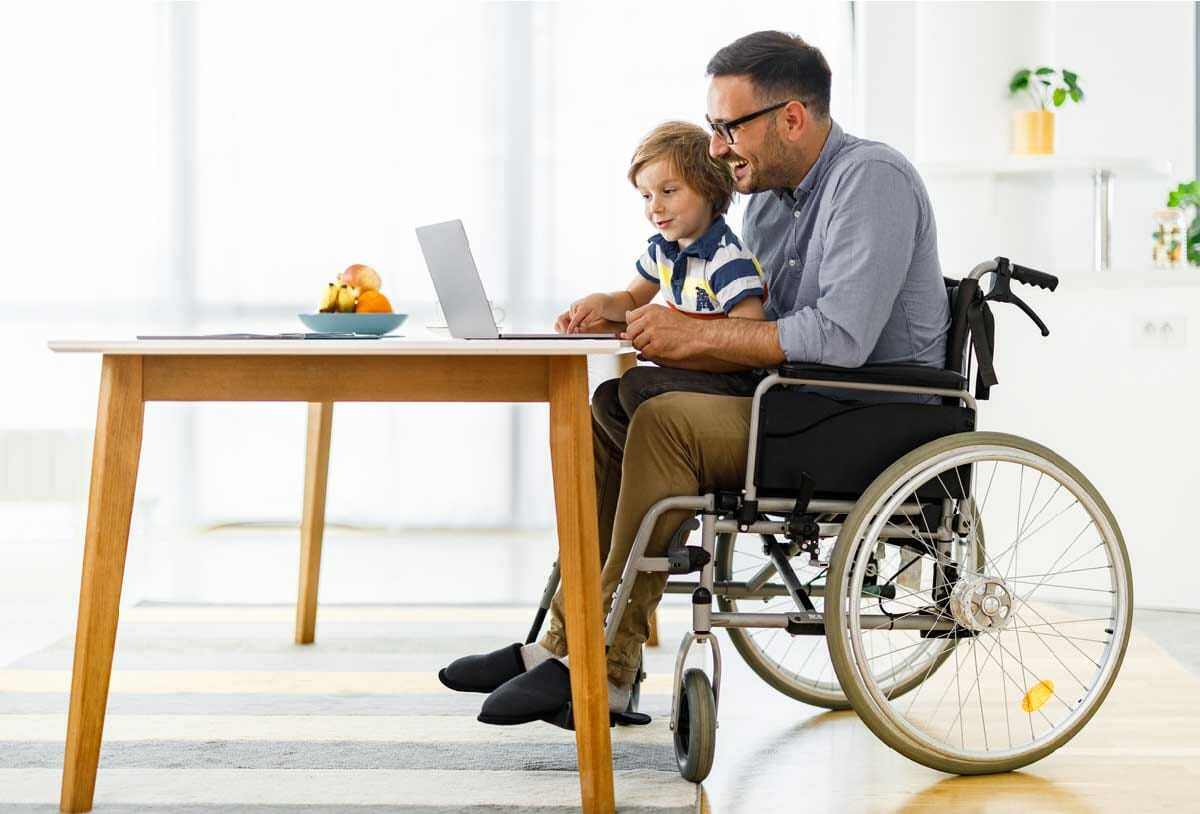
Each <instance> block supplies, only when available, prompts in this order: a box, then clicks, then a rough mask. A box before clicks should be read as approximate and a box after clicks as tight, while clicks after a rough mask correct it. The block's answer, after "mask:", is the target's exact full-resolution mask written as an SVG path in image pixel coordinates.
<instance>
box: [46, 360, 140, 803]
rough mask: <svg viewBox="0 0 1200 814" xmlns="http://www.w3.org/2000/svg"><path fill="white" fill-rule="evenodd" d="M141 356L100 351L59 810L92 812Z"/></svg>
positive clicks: (133, 461)
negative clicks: (98, 393)
mask: <svg viewBox="0 0 1200 814" xmlns="http://www.w3.org/2000/svg"><path fill="white" fill-rule="evenodd" d="M143 409H144V405H143V401H142V357H140V356H105V357H104V359H103V362H102V363H101V372H100V405H99V409H98V411H97V416H96V440H95V445H94V447H93V448H92V480H91V486H90V488H89V492H88V515H87V531H86V535H85V541H84V550H83V578H82V581H81V583H80V588H79V621H78V624H77V627H76V629H75V665H74V668H73V671H72V675H71V707H70V712H69V714H68V716H67V744H66V756H65V759H64V763H63V777H62V798H61V801H60V804H59V805H60V808H61V810H62V811H65V812H76V811H90V810H91V808H92V796H93V794H94V792H95V789H96V766H97V764H98V763H99V760H100V738H101V734H102V733H103V730H104V712H105V707H106V706H107V704H108V683H109V679H110V677H111V676H112V659H113V646H114V644H115V642H116V636H117V615H118V608H119V605H120V601H121V581H122V579H123V578H124V575H125V551H126V548H127V547H128V544H129V523H130V519H131V517H132V514H133V494H134V489H135V487H136V485H137V471H138V459H139V458H140V457H141V450H142V416H143Z"/></svg>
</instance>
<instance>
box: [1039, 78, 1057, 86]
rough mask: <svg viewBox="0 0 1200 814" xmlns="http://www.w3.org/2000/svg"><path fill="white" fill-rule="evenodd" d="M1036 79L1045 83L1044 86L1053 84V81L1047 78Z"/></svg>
mask: <svg viewBox="0 0 1200 814" xmlns="http://www.w3.org/2000/svg"><path fill="white" fill-rule="evenodd" d="M1038 81H1039V82H1041V83H1042V84H1043V85H1045V86H1046V87H1050V86H1051V85H1053V84H1054V83H1053V82H1051V81H1050V80H1049V79H1039V80H1038Z"/></svg>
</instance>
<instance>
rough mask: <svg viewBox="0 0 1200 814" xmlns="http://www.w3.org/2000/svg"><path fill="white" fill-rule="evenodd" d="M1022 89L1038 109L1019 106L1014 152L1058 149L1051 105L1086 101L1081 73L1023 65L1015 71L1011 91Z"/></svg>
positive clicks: (1029, 152) (1016, 116) (1041, 153)
mask: <svg viewBox="0 0 1200 814" xmlns="http://www.w3.org/2000/svg"><path fill="white" fill-rule="evenodd" d="M1021 91H1024V92H1025V93H1026V94H1028V96H1029V98H1030V99H1032V100H1033V102H1034V104H1036V105H1037V109H1036V110H1019V111H1017V113H1016V114H1015V116H1014V124H1015V127H1014V130H1013V133H1014V137H1013V153H1014V154H1016V155H1050V154H1051V153H1053V152H1054V111H1053V110H1050V109H1049V108H1050V105H1051V104H1053V105H1054V107H1062V106H1063V104H1064V103H1065V102H1066V101H1067V100H1068V99H1070V100H1071V101H1073V102H1082V101H1083V88H1081V87H1079V76H1078V75H1077V74H1075V73H1072V72H1071V71H1068V70H1067V69H1066V68H1063V69H1062V70H1056V69H1054V68H1048V67H1046V66H1044V65H1043V66H1042V67H1040V68H1036V69H1030V68H1022V69H1021V70H1019V71H1017V72H1016V73H1015V74H1013V77H1012V79H1011V80H1009V83H1008V93H1009V95H1010V96H1016V95H1017V94H1018V93H1020V92H1021Z"/></svg>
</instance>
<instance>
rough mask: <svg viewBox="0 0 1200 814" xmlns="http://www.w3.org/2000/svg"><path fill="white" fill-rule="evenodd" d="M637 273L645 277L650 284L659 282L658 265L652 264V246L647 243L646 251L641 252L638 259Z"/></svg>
mask: <svg viewBox="0 0 1200 814" xmlns="http://www.w3.org/2000/svg"><path fill="white" fill-rule="evenodd" d="M635 265H636V266H637V273H638V274H640V275H642V276H643V277H645V278H646V279H647V280H649V281H650V282H652V283H657V282H659V278H658V264H657V263H656V262H654V244H653V243H647V244H646V251H644V252H642V256H641V257H639V258H638V260H637V263H636V264H635Z"/></svg>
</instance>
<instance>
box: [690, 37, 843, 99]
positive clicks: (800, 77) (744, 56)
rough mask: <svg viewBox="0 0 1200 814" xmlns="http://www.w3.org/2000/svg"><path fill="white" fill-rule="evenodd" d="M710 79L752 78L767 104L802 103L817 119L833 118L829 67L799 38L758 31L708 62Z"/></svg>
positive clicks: (821, 57)
mask: <svg viewBox="0 0 1200 814" xmlns="http://www.w3.org/2000/svg"><path fill="white" fill-rule="evenodd" d="M708 75H709V76H748V77H750V82H751V83H752V84H753V85H754V90H755V92H756V93H757V95H758V96H759V97H761V98H762V99H763V101H764V102H766V101H773V102H782V101H785V100H790V99H798V100H800V101H801V102H804V103H805V105H806V106H807V107H808V109H809V110H811V111H812V112H813V113H814V114H816V115H817V116H819V117H821V118H828V116H829V88H830V84H831V77H832V73H831V72H830V70H829V63H828V62H826V61H825V56H824V55H823V54H822V53H821V51H820V49H818V48H814V47H813V46H811V45H809V44H808V43H806V42H805V41H804V40H802V39H800V38H799V37H797V36H796V35H795V34H787V33H784V32H783V31H755V32H754V33H753V34H747V35H746V36H744V37H742V38H740V39H737V40H734V41H733V42H731V43H729V45H726V46H725V47H724V48H722V49H721V50H720V51H717V53H716V54H714V55H713V58H712V59H710V60H709V61H708Z"/></svg>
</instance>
